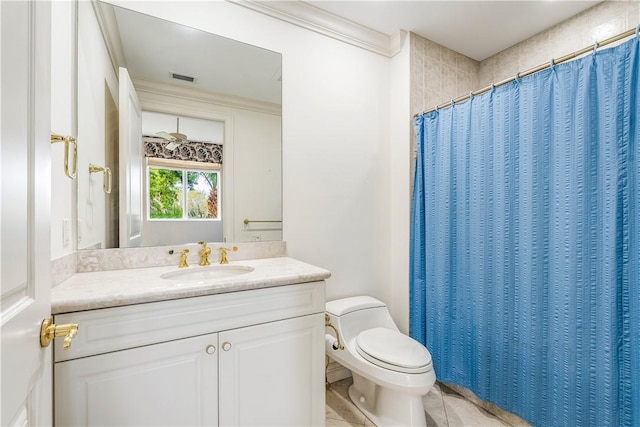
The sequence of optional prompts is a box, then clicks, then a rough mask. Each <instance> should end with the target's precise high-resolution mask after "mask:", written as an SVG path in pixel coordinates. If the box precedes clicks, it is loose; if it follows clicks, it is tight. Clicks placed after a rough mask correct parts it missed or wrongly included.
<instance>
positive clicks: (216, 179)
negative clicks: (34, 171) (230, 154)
mask: <svg viewBox="0 0 640 427" xmlns="http://www.w3.org/2000/svg"><path fill="white" fill-rule="evenodd" d="M219 172H220V171H217V170H216V171H202V170H197V171H196V170H188V169H179V168H166V167H164V168H163V167H156V166H149V167H148V174H147V182H148V188H149V192H148V196H149V199H148V205H149V219H182V220H190V219H219V217H220V215H219V214H220V198H219V188H220V173H219Z"/></svg>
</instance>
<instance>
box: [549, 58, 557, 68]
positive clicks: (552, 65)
mask: <svg viewBox="0 0 640 427" xmlns="http://www.w3.org/2000/svg"><path fill="white" fill-rule="evenodd" d="M555 66H556V60H555V59H553V58H551V62H550V63H549V68H551V69H553V67H555Z"/></svg>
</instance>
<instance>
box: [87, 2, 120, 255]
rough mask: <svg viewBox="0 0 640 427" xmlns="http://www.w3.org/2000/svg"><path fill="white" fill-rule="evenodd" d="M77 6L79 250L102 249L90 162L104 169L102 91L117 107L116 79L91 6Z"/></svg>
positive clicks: (97, 180) (99, 196)
mask: <svg viewBox="0 0 640 427" xmlns="http://www.w3.org/2000/svg"><path fill="white" fill-rule="evenodd" d="M77 4H78V196H77V197H78V230H79V231H78V233H79V236H78V237H79V239H78V248H79V249H83V248H101V247H104V244H105V239H106V218H105V194H104V192H103V190H102V179H103V176H102V173H96V174H91V175H90V174H89V163H93V164H96V165H98V166H105V148H104V147H105V101H106V94H105V92H106V91H107V90H108V91H109V92H110V93H111V96H112V97H113V100H114V101H115V103H116V105H118V80H117V76H116V74H115V71H114V70H113V67H112V65H111V62H110V60H109V56H108V53H107V50H106V47H105V45H104V42H103V39H102V34H101V32H100V28H99V26H98V22H97V19H96V17H95V14H94V12H93V8H92V6H91V3H90V2H84V1H80V2H78V3H77ZM106 166H109V167H112V166H113V165H106ZM114 178H116V179H117V177H116V176H114Z"/></svg>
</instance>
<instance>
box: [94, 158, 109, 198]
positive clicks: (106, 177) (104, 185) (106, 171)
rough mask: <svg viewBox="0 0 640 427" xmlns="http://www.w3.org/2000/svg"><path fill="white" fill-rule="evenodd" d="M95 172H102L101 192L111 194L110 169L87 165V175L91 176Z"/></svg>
mask: <svg viewBox="0 0 640 427" xmlns="http://www.w3.org/2000/svg"><path fill="white" fill-rule="evenodd" d="M97 172H104V175H103V176H102V190H103V191H104V192H105V193H106V194H111V179H112V177H111V168H109V167H102V166H98V165H94V164H93V163H89V173H90V174H92V173H97Z"/></svg>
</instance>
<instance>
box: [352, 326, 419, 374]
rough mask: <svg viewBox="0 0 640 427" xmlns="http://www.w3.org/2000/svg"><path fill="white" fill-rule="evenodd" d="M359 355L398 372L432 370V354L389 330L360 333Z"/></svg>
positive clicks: (358, 342) (357, 341)
mask: <svg viewBox="0 0 640 427" xmlns="http://www.w3.org/2000/svg"><path fill="white" fill-rule="evenodd" d="M356 344H357V347H356V349H357V350H358V353H359V354H360V355H361V356H362V357H363V358H365V359H366V360H368V361H369V362H371V363H373V364H375V365H378V366H381V367H384V368H387V369H390V370H393V371H398V372H407V373H422V372H427V371H428V370H430V369H431V354H429V351H428V350H427V349H426V348H425V347H424V346H423V345H422V344H420V343H419V342H418V341H416V340H414V339H412V338H410V337H408V336H406V335H404V334H402V333H400V332H398V331H395V330H393V329H388V328H373V329H367V330H366V331H362V332H360V334H358V337H357V338H356Z"/></svg>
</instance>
